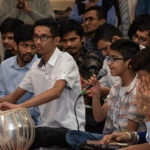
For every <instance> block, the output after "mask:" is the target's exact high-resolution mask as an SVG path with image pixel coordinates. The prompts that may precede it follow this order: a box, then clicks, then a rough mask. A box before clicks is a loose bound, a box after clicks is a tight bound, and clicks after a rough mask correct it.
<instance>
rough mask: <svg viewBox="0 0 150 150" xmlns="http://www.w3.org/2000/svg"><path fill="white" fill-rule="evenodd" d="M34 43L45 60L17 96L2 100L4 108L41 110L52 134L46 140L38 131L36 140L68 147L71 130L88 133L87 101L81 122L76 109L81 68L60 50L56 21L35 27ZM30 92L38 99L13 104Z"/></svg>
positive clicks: (35, 67) (37, 64)
mask: <svg viewBox="0 0 150 150" xmlns="http://www.w3.org/2000/svg"><path fill="white" fill-rule="evenodd" d="M33 40H34V43H35V46H36V48H37V53H39V54H40V55H41V56H42V58H41V59H40V60H39V61H36V62H35V63H34V64H33V65H32V67H31V69H30V71H28V73H27V74H26V76H25V78H24V79H23V80H22V82H21V83H20V85H19V87H18V88H17V89H16V91H15V92H13V93H12V94H10V95H8V96H5V97H3V98H1V99H0V101H1V102H3V103H1V107H0V108H1V109H3V106H4V107H5V108H8V109H14V108H29V107H32V106H38V107H39V109H40V115H41V116H40V117H41V120H42V125H41V126H44V127H47V128H49V131H50V132H49V133H48V135H46V137H45V134H44V133H45V132H42V130H40V128H36V140H37V141H40V140H42V141H44V142H45V139H46V138H47V136H48V137H49V139H48V140H46V141H47V143H48V144H49V146H62V145H65V144H66V143H65V136H66V132H67V131H68V130H77V128H79V129H80V130H82V131H84V125H85V105H84V101H83V97H80V98H79V99H78V103H77V104H76V114H77V116H78V122H76V117H75V114H74V105H75V103H76V100H77V97H78V96H79V94H80V93H81V85H80V76H79V71H78V67H77V65H76V62H75V61H74V59H73V58H72V57H71V56H70V55H69V54H68V53H66V52H61V51H60V50H59V49H58V48H57V47H56V44H58V41H59V40H60V37H59V28H58V25H57V24H56V22H55V21H54V20H52V19H49V18H46V19H41V20H38V21H37V22H36V23H35V25H34V35H33ZM27 91H30V92H33V93H34V94H35V97H33V98H31V99H29V100H28V101H26V102H23V103H21V104H16V105H15V104H11V103H12V102H16V101H17V100H18V99H19V98H20V97H21V96H23V95H24V94H25V93H26V92H27ZM6 101H7V102H6ZM8 102H11V103H8ZM44 130H45V129H44ZM39 135H40V136H39ZM47 143H46V145H45V146H47ZM40 144H41V143H39V142H37V143H36V142H35V143H34V145H33V147H32V148H37V147H40V146H41V145H40ZM42 146H43V145H42Z"/></svg>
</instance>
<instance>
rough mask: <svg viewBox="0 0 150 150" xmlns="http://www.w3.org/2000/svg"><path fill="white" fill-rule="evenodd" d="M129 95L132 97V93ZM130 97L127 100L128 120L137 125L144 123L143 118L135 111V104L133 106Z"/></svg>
mask: <svg viewBox="0 0 150 150" xmlns="http://www.w3.org/2000/svg"><path fill="white" fill-rule="evenodd" d="M131 95H132V96H133V93H131ZM131 95H130V99H129V110H128V119H130V120H133V121H135V122H137V123H142V122H144V116H143V115H141V114H140V113H139V112H138V111H137V109H136V106H135V104H133V101H134V99H133V98H132V96H131ZM134 95H135V94H134Z"/></svg>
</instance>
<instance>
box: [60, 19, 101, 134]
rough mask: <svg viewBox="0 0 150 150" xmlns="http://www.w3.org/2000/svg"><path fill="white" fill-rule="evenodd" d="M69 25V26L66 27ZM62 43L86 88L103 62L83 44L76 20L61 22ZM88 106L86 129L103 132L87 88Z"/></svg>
mask: <svg viewBox="0 0 150 150" xmlns="http://www.w3.org/2000/svg"><path fill="white" fill-rule="evenodd" d="M66 27H67V28H66ZM60 37H61V43H62V47H63V50H64V51H66V52H68V53H69V54H70V55H72V56H73V58H74V59H75V61H76V63H77V65H78V68H79V73H80V79H81V86H82V89H84V88H85V86H86V84H85V83H84V81H85V80H87V79H89V78H90V76H92V75H93V74H98V72H99V70H100V69H101V68H102V64H101V62H100V61H99V59H98V56H97V55H96V54H95V53H94V52H92V51H90V50H88V49H86V48H85V47H84V45H83V29H82V26H81V25H80V24H79V23H78V22H77V21H75V20H71V19H68V20H64V21H62V22H61V31H60ZM84 101H85V104H87V105H88V107H87V108H86V126H85V128H86V130H87V131H91V132H92V131H93V132H95V131H96V132H97V131H99V132H102V130H100V129H99V124H97V123H96V122H95V120H94V119H93V115H92V109H91V107H89V105H91V92H90V90H87V92H86V93H85V94H84Z"/></svg>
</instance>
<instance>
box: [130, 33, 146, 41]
mask: <svg viewBox="0 0 150 150" xmlns="http://www.w3.org/2000/svg"><path fill="white" fill-rule="evenodd" d="M132 38H133V39H138V40H139V41H141V42H145V41H148V39H147V38H145V37H142V36H138V35H137V34H134V35H133V36H132Z"/></svg>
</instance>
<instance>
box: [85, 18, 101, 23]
mask: <svg viewBox="0 0 150 150" xmlns="http://www.w3.org/2000/svg"><path fill="white" fill-rule="evenodd" d="M94 20H99V18H98V17H96V18H94V17H87V18H85V19H83V23H86V22H87V21H89V22H93V21H94Z"/></svg>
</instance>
